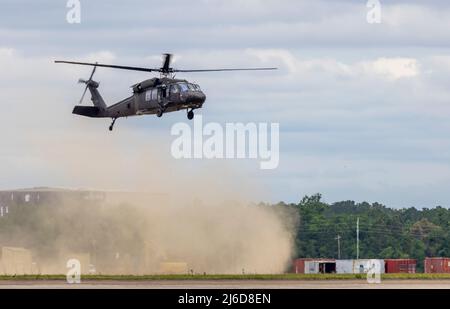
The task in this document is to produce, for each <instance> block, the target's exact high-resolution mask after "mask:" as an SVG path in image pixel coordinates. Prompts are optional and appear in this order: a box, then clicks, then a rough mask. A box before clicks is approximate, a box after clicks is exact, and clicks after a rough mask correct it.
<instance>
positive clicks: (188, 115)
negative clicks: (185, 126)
mask: <svg viewBox="0 0 450 309" xmlns="http://www.w3.org/2000/svg"><path fill="white" fill-rule="evenodd" d="M187 118H188V119H189V120H192V119H194V111H192V110H191V111H189V112H188V113H187Z"/></svg>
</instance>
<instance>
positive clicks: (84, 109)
mask: <svg viewBox="0 0 450 309" xmlns="http://www.w3.org/2000/svg"><path fill="white" fill-rule="evenodd" d="M72 113H73V114H76V115H81V116H86V117H94V118H96V117H100V109H99V108H98V107H96V106H81V105H76V106H75V107H74V109H73V112H72Z"/></svg>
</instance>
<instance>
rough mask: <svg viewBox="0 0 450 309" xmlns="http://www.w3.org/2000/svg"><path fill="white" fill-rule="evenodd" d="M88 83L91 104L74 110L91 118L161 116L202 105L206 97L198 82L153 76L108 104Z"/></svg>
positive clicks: (91, 82) (95, 85) (95, 83)
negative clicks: (111, 103) (126, 94)
mask: <svg viewBox="0 0 450 309" xmlns="http://www.w3.org/2000/svg"><path fill="white" fill-rule="evenodd" d="M87 86H88V89H89V90H90V92H91V96H92V98H91V99H92V102H93V103H94V106H91V107H89V106H80V105H78V106H75V108H74V110H73V113H74V114H77V115H81V116H87V117H93V118H113V119H117V118H121V117H131V116H139V115H150V114H156V115H158V116H159V117H161V116H162V114H163V113H168V112H174V111H179V110H183V109H186V110H188V112H189V111H193V110H195V109H198V108H201V107H202V105H203V103H204V102H205V100H206V96H205V94H204V93H203V92H202V91H201V89H200V87H199V86H198V85H197V84H193V83H190V82H188V81H187V80H182V79H173V78H152V79H148V80H145V81H142V82H140V83H138V84H135V85H133V86H132V89H133V95H131V96H130V97H128V98H126V99H124V100H122V101H120V102H117V103H116V104H113V105H111V106H106V104H105V103H104V101H103V99H102V97H101V95H100V93H99V92H98V90H97V88H98V83H97V82H95V81H90V82H88V84H87ZM188 116H189V115H188ZM189 118H190V117H189Z"/></svg>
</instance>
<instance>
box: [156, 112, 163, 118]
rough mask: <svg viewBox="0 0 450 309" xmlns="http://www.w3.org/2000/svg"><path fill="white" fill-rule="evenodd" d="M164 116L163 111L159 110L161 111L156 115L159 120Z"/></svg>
mask: <svg viewBox="0 0 450 309" xmlns="http://www.w3.org/2000/svg"><path fill="white" fill-rule="evenodd" d="M162 115H163V111H162V110H159V111H158V112H157V113H156V116H158V118H161V117H162Z"/></svg>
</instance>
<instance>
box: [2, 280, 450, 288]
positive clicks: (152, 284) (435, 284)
mask: <svg viewBox="0 0 450 309" xmlns="http://www.w3.org/2000/svg"><path fill="white" fill-rule="evenodd" d="M29 288H32V289H252V288H253V289H450V280H384V281H383V282H382V283H380V284H369V283H367V282H366V281H364V280H323V281H307V280H152V281H103V280H101V281H91V280H89V281H82V282H81V284H68V283H66V282H65V281H51V280H34V281H1V280H0V289H29Z"/></svg>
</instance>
